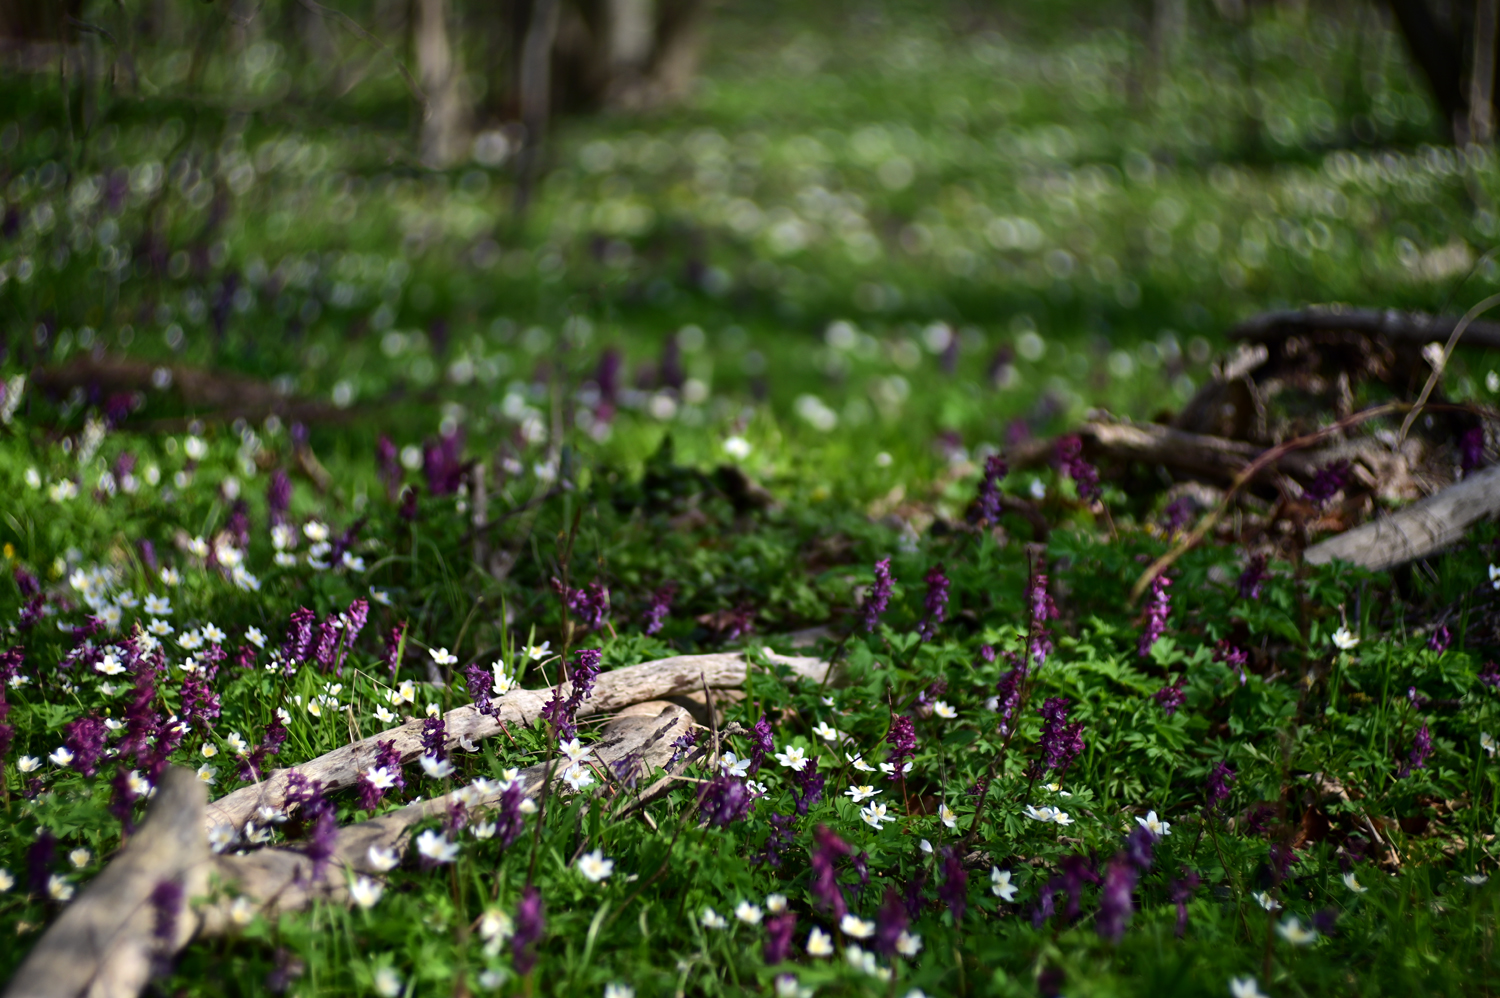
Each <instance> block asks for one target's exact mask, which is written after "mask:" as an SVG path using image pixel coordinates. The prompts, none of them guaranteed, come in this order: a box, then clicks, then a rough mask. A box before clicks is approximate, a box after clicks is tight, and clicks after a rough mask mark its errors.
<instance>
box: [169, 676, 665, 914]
mask: <svg viewBox="0 0 1500 998" xmlns="http://www.w3.org/2000/svg"><path fill="white" fill-rule="evenodd" d="M628 711H629V712H628V713H626V714H624V715H622V716H619V717H616V718H615V719H614V720H612V721H610V722H609V723H608V724H607V725H605V726H604V729H603V731H602V732H601V737H600V739H599V740H598V741H597V742H595V743H594V744H593V745H592V746H591V747H592V749H593V752H592V754H591V755H589V757H588V758H587V759H586V760H585V761H584V764H585V765H592V766H593V767H594V768H595V772H596V773H598V774H599V776H600V782H601V783H603V782H605V781H606V780H607V779H611V778H612V775H611V774H613V773H614V772H615V770H614V767H615V765H616V764H617V763H620V762H621V761H622V760H625V759H628V758H632V757H633V758H634V759H636V760H637V765H638V767H639V768H638V769H636V770H635V772H634V773H633V774H632V775H634V776H637V777H639V776H649V775H650V774H651V773H653V772H655V771H656V770H658V769H662V768H665V766H666V764H667V761H668V760H669V759H670V757H671V755H672V751H673V749H672V743H673V742H674V741H676V740H677V739H678V738H679V737H681V736H682V735H684V734H686V733H687V732H688V731H689V730H691V729H692V727H693V722H692V718H691V717H689V715H688V712H687V711H685V710H683V709H682V708H681V707H678V706H676V705H675V704H670V703H663V702H659V701H653V702H649V703H646V704H637V705H634V706H632V707H630V708H628ZM566 766H567V760H566V759H563V760H561V761H560V762H558V761H555V762H552V763H538V764H537V765H535V766H531V767H529V768H527V769H525V770H523V771H522V772H521V773H520V775H519V777H518V779H519V780H520V781H521V784H522V786H523V787H524V788H525V791H524V792H525V794H526V796H528V797H533V798H534V797H536V796H538V795H539V793H540V791H541V788H542V783H543V782H544V781H545V780H546V779H547V772H548V769H549V767H550V768H551V771H552V778H553V781H554V784H556V783H559V782H561V777H562V772H563V770H564V769H565V768H566ZM553 792H554V793H556V792H557V791H556V789H554V791H553ZM457 793H458V792H454V793H449V794H446V795H444V796H442V797H435V798H433V799H432V800H424V801H418V802H417V803H415V804H408V805H407V806H406V807H403V808H401V809H400V810H399V811H392V812H391V813H389V814H384V815H381V816H380V817H378V818H374V819H372V820H370V821H363V822H360V823H358V824H355V825H349V826H346V827H344V828H341V829H339V835H338V840H337V843H336V845H335V846H334V854H333V856H332V858H331V859H330V860H329V864H328V869H327V870H326V871H325V873H324V876H323V877H322V878H321V879H319V880H316V881H314V880H313V879H312V877H311V871H312V863H311V861H310V860H309V859H308V858H307V857H306V856H305V855H304V854H303V853H302V852H300V851H298V850H296V849H289V848H269V849H258V850H255V851H253V852H247V853H244V854H243V855H220V856H215V857H213V861H212V867H211V869H212V871H213V873H214V874H215V879H216V882H217V883H218V884H220V885H222V886H223V887H225V888H227V889H228V891H230V892H232V893H233V894H234V895H236V896H239V897H244V898H248V899H249V900H250V901H251V902H252V903H253V904H254V906H255V909H256V910H259V911H263V912H265V913H267V914H279V913H284V912H288V911H295V910H298V909H301V908H305V907H307V906H308V905H309V904H310V903H311V902H312V901H313V900H315V899H323V900H327V901H330V902H334V903H338V904H346V903H348V901H349V881H350V877H351V875H353V874H369V875H372V876H377V877H379V876H382V874H381V873H380V872H379V871H378V870H376V869H375V867H374V866H373V865H372V864H371V862H370V849H371V848H372V847H377V846H378V847H380V848H384V849H391V850H394V851H395V852H396V854H397V855H402V854H404V853H405V852H406V851H407V849H408V848H409V847H410V845H411V839H410V834H409V832H410V829H411V827H412V826H413V825H416V824H418V823H420V822H423V821H426V820H428V819H431V818H436V817H441V816H445V815H447V814H448V811H449V808H450V807H451V806H452V805H453V803H454V802H455V800H457V799H458V798H457ZM499 798H500V794H499V792H498V791H497V792H495V793H491V794H486V795H481V796H479V797H477V798H474V799H472V800H471V801H470V802H469V805H468V806H469V807H470V808H471V809H474V808H484V807H486V806H489V805H493V804H494V803H495V802H496V801H498V800H499ZM233 903H234V901H233V898H231V897H227V896H221V897H219V898H217V899H215V900H213V901H210V902H206V903H204V904H202V905H199V906H198V907H197V915H198V920H199V923H200V933H201V934H203V935H209V936H213V935H222V934H224V933H227V932H232V931H234V930H235V929H236V923H235V920H234V917H233Z"/></svg>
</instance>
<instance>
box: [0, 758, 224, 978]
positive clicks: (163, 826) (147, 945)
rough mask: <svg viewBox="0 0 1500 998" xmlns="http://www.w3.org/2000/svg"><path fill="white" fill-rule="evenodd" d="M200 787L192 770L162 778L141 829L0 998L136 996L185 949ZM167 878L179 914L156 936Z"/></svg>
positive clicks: (199, 843)
mask: <svg viewBox="0 0 1500 998" xmlns="http://www.w3.org/2000/svg"><path fill="white" fill-rule="evenodd" d="M205 797H206V787H205V786H204V784H203V783H202V782H201V781H200V780H199V779H198V778H197V775H196V774H195V773H193V771H192V770H189V769H182V768H179V767H175V766H174V767H172V768H171V769H168V770H167V771H166V772H165V773H163V774H162V778H161V782H160V785H159V787H158V789H157V792H156V796H155V798H154V799H153V800H152V801H151V805H150V807H149V809H148V810H147V811H146V820H145V822H144V823H143V824H142V825H141V827H140V830H139V831H137V832H136V834H135V836H134V837H133V838H131V839H130V841H128V842H127V843H126V844H125V846H124V848H122V849H121V850H120V852H119V854H118V855H116V856H115V857H114V858H113V859H112V860H110V863H109V866H107V867H105V869H104V872H102V873H100V874H99V875H98V876H97V877H95V878H94V880H93V882H92V883H90V884H89V885H88V886H87V887H85V888H84V889H83V892H82V893H81V894H79V896H78V897H77V898H75V899H74V900H73V901H72V902H71V903H70V904H69V905H68V906H67V907H66V908H64V909H63V912H62V914H61V915H59V916H58V918H57V921H55V922H53V923H52V926H51V927H50V928H49V929H48V930H47V932H46V934H45V935H44V936H42V938H41V940H40V941H39V942H38V943H37V944H36V947H35V948H34V949H33V950H32V951H31V953H30V954H29V955H28V956H27V957H26V962H25V963H23V964H21V968H20V969H19V970H17V971H16V975H15V977H13V978H12V979H11V982H10V986H9V987H8V988H7V989H6V991H5V995H6V998H53V996H57V998H62V996H68V998H76V996H79V995H86V996H88V998H134V996H135V995H137V994H139V993H140V991H141V989H142V988H143V987H145V986H146V982H147V981H149V980H150V978H151V975H152V969H153V965H154V963H155V962H156V961H157V960H158V959H160V958H161V957H162V956H163V955H170V954H171V953H175V952H176V951H177V950H179V949H181V948H182V947H183V946H185V945H187V941H188V940H189V939H190V938H191V937H192V933H193V920H192V918H191V917H189V916H188V913H187V908H186V901H187V899H189V898H191V897H194V896H196V895H202V894H203V893H204V892H205V891H206V890H207V888H208V864H207V858H208V855H209V852H208V837H207V836H206V834H205V833H204V827H203V805H204V799H205ZM163 881H172V882H173V883H175V884H177V885H178V886H180V887H181V888H182V892H181V895H180V896H181V898H182V901H183V902H184V903H183V906H182V908H183V910H182V912H181V915H180V917H178V918H177V919H176V922H175V926H174V929H173V934H172V936H171V937H169V938H168V939H166V940H158V938H157V936H156V919H157V913H156V911H155V909H154V907H153V905H152V904H151V895H152V893H153V892H154V891H155V890H156V888H157V885H158V884H160V883H162V882H163Z"/></svg>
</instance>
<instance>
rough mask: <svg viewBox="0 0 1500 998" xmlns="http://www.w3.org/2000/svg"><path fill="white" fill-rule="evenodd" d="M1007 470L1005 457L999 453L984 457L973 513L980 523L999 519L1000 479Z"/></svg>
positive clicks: (1008, 470)
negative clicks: (982, 474)
mask: <svg viewBox="0 0 1500 998" xmlns="http://www.w3.org/2000/svg"><path fill="white" fill-rule="evenodd" d="M1009 472H1010V468H1009V467H1007V466H1006V463H1005V458H1003V457H1001V456H1000V455H999V454H991V455H990V456H989V457H987V458H985V461H984V477H983V478H981V479H980V480H979V498H978V499H977V500H975V513H976V514H977V516H978V518H979V520H980V522H981V523H994V522H995V521H997V520H999V519H1000V481H1001V479H1003V478H1004V477H1005V476H1006V475H1007V474H1008V473H1009Z"/></svg>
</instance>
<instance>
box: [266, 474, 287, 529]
mask: <svg viewBox="0 0 1500 998" xmlns="http://www.w3.org/2000/svg"><path fill="white" fill-rule="evenodd" d="M291 505H292V480H291V479H290V478H288V477H287V473H286V472H285V471H283V470H282V469H280V468H277V469H276V470H275V471H273V472H271V482H270V484H269V485H267V486H266V508H267V509H268V510H269V511H270V514H271V522H272V523H273V524H282V523H285V522H286V512H287V510H288V509H290V508H291Z"/></svg>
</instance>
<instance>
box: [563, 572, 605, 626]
mask: <svg viewBox="0 0 1500 998" xmlns="http://www.w3.org/2000/svg"><path fill="white" fill-rule="evenodd" d="M552 590H553V591H554V592H556V593H557V595H558V596H560V597H561V598H562V602H563V607H564V608H565V609H566V610H567V612H568V614H569V616H571V617H572V619H573V620H574V621H575V622H576V623H577V624H578V626H580V627H582V628H583V629H584V630H586V631H596V630H598V629H599V628H600V627H602V626H604V621H605V619H606V618H607V617H608V616H609V590H608V589H606V588H604V586H603V585H601V584H600V583H598V582H590V583H589V584H588V586H587V587H586V588H583V589H574V588H573V587H572V586H565V585H563V584H562V582H561V581H560V580H559V579H558V578H557V577H556V576H554V577H553V578H552Z"/></svg>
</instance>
